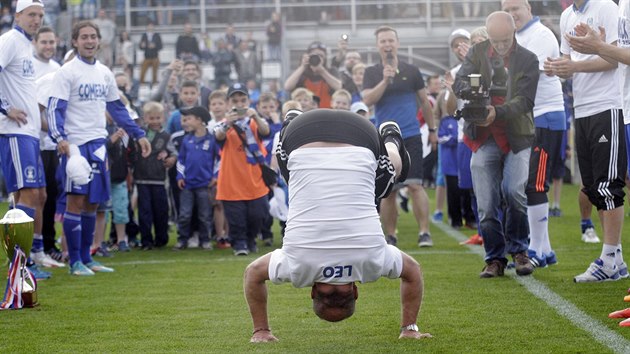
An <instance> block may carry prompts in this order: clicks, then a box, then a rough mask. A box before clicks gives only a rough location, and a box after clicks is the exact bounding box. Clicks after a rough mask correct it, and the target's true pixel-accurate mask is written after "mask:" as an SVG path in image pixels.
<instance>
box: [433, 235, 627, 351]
mask: <svg viewBox="0 0 630 354" xmlns="http://www.w3.org/2000/svg"><path fill="white" fill-rule="evenodd" d="M434 225H435V226H436V227H437V228H439V229H440V230H442V231H444V232H445V233H446V234H447V235H449V236H450V237H451V238H453V239H455V240H456V241H458V242H461V241H464V240H466V239H467V237H466V236H465V235H464V234H462V233H461V232H459V231H457V230H454V229H452V228H451V227H449V226H447V225H445V224H438V223H435V224H434ZM468 248H469V249H470V252H472V253H475V254H478V255H479V256H481V257H482V258H483V257H484V256H485V252H484V250H483V247H478V246H468ZM510 276H511V277H512V278H513V279H514V280H516V281H517V282H519V283H520V284H521V285H523V286H524V287H525V289H527V291H529V292H530V293H531V294H533V295H534V296H536V297H537V298H539V299H541V300H543V301H544V302H545V303H546V304H547V305H549V307H551V308H553V309H554V310H555V311H556V312H557V313H558V314H560V315H561V316H563V317H565V318H566V319H568V320H569V321H571V323H573V324H574V325H575V326H576V327H578V328H581V329H582V330H584V331H586V332H587V333H589V334H590V335H591V337H593V338H594V339H595V340H596V341H598V342H599V343H601V344H602V345H604V346H606V347H608V348H610V350H612V351H613V352H615V353H630V341H628V340H627V339H625V338H624V337H622V336H621V335H619V334H618V333H617V332H614V331H612V330H610V329H609V328H608V327H606V326H604V325H603V324H602V323H601V322H600V321H598V320H596V319H594V318H592V317H591V316H589V315H588V314H586V313H585V312H584V311H582V310H580V309H579V308H578V307H577V306H575V305H574V304H572V303H571V302H570V301H568V300H566V299H565V298H563V297H562V296H560V295H558V294H556V293H555V292H553V290H551V289H549V288H548V287H547V286H546V285H545V284H543V283H542V282H540V281H538V280H536V279H535V278H533V277H520V276H517V275H516V273H511V272H510Z"/></svg>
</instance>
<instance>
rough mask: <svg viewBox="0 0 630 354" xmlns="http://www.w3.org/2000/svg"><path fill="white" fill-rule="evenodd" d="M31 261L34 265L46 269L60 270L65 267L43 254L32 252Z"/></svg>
mask: <svg viewBox="0 0 630 354" xmlns="http://www.w3.org/2000/svg"><path fill="white" fill-rule="evenodd" d="M31 259H32V260H33V262H35V264H37V265H40V266H42V267H46V268H60V267H65V266H66V265H65V264H64V263H61V262H57V261H56V260H54V259H52V258H51V257H50V256H49V255H47V254H46V253H44V252H32V253H31Z"/></svg>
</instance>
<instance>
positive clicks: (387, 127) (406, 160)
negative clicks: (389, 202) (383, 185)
mask: <svg viewBox="0 0 630 354" xmlns="http://www.w3.org/2000/svg"><path fill="white" fill-rule="evenodd" d="M378 132H379V134H380V135H381V138H382V139H383V141H385V138H387V137H393V138H394V140H396V143H397V144H396V145H398V153H399V154H400V159H401V161H402V170H401V171H400V174H399V176H398V179H397V180H396V182H404V181H405V180H406V179H407V174H408V173H409V166H410V165H411V158H410V157H409V153H408V152H407V149H406V148H405V142H404V140H403V137H402V133H401V132H400V127H399V126H398V124H396V122H394V121H386V122H383V123H382V124H381V126H380V127H379V128H378Z"/></svg>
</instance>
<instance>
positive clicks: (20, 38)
mask: <svg viewBox="0 0 630 354" xmlns="http://www.w3.org/2000/svg"><path fill="white" fill-rule="evenodd" d="M31 39H32V38H31V37H30V36H29V35H28V34H26V32H24V30H22V29H21V28H19V27H17V26H16V27H15V28H14V29H12V30H10V31H9V32H7V33H5V34H3V35H2V36H0V132H1V133H2V134H21V135H29V136H32V137H33V138H37V139H39V131H40V129H41V126H42V124H41V120H40V115H39V107H38V106H37V101H36V100H35V93H36V92H37V88H36V86H35V66H34V64H33V60H34V59H33V47H32V44H31ZM11 108H15V109H20V110H22V111H24V112H26V117H27V119H28V123H27V124H20V125H19V126H18V124H17V123H16V122H15V121H13V120H11V119H9V118H8V117H7V116H6V114H7V112H8V111H9V110H10V109H11Z"/></svg>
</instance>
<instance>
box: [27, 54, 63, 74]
mask: <svg viewBox="0 0 630 354" xmlns="http://www.w3.org/2000/svg"><path fill="white" fill-rule="evenodd" d="M33 64H34V65H35V79H36V80H37V79H39V78H40V77H42V76H44V75H46V74H48V73H54V72H55V71H57V70H59V68H60V67H61V65H59V63H57V62H56V61H54V60H52V59H51V60H49V61H41V60H39V59H37V58H36V57H35V56H34V55H33Z"/></svg>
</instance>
